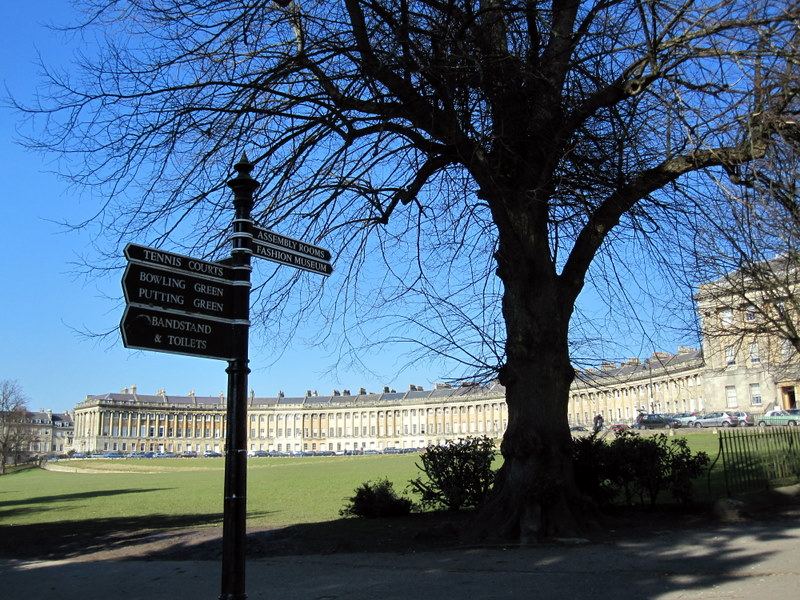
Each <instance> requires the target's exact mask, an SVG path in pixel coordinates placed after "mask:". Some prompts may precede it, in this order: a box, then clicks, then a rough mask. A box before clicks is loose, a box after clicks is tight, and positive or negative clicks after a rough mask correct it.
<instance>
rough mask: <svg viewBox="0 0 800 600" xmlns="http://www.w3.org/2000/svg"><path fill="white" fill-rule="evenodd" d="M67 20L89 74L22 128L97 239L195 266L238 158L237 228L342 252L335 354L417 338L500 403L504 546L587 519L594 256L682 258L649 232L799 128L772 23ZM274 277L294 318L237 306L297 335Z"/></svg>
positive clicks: (206, 9)
mask: <svg viewBox="0 0 800 600" xmlns="http://www.w3.org/2000/svg"><path fill="white" fill-rule="evenodd" d="M85 4H86V6H87V7H88V9H89V13H88V18H87V20H86V23H87V25H86V27H87V28H88V27H102V28H104V31H103V33H104V34H105V37H104V40H105V42H106V51H105V53H104V54H103V55H102V56H99V57H96V56H91V55H90V56H88V57H86V58H85V59H84V60H83V61H82V63H81V65H80V67H81V68H80V69H79V70H78V71H77V75H72V76H65V75H60V74H58V73H50V74H49V77H50V79H51V87H50V89H51V95H50V96H49V97H44V98H42V99H41V102H40V104H39V105H38V106H35V107H28V110H29V111H30V112H31V114H33V115H34V116H39V117H44V118H43V119H40V120H39V121H38V122H39V123H42V124H43V125H44V126H45V129H44V130H43V131H40V132H39V135H38V136H37V137H36V139H35V140H34V141H33V145H35V146H37V147H39V148H42V149H45V150H55V151H58V152H61V153H63V155H64V156H65V157H66V158H69V159H71V160H72V161H73V162H71V163H70V165H71V166H72V167H73V168H74V170H73V171H72V172H71V175H72V176H73V179H74V180H75V181H76V182H78V183H81V184H89V185H91V184H95V185H99V186H101V187H102V189H104V190H106V193H107V197H108V200H107V202H106V204H105V205H104V206H103V210H102V211H101V212H100V213H99V216H98V217H97V219H96V220H95V221H94V222H93V223H91V224H95V225H97V226H99V227H100V228H102V230H103V231H104V232H105V233H106V234H107V235H108V236H110V237H111V239H113V240H115V241H117V242H123V241H127V240H129V239H130V238H131V237H133V236H137V237H140V238H142V239H147V240H148V241H149V242H150V243H154V244H155V243H170V244H172V245H173V246H179V247H180V246H183V247H184V248H186V249H189V250H192V251H201V250H202V251H204V252H206V253H207V254H213V253H214V252H215V251H218V249H219V248H221V247H223V244H224V241H225V236H226V232H225V225H226V223H227V220H228V216H227V215H226V214H225V209H224V200H223V198H224V195H223V194H222V193H221V192H220V190H221V188H222V186H223V182H224V181H225V179H226V178H227V165H228V164H230V162H232V158H231V157H237V156H238V155H239V153H240V152H241V151H242V149H247V150H248V154H249V155H250V156H251V158H254V159H255V162H256V163H257V166H258V171H257V173H258V175H257V177H258V179H260V181H261V182H262V188H261V190H260V193H259V200H258V204H257V207H256V215H257V218H258V219H259V220H260V221H261V222H262V223H263V224H265V225H267V226H270V227H276V228H279V229H281V230H282V231H284V232H286V233H289V234H294V235H298V236H304V237H305V238H306V239H312V240H315V241H318V242H321V243H323V242H324V243H326V244H327V245H328V246H329V247H331V248H332V249H334V250H335V251H336V252H335V253H336V255H337V256H338V260H337V263H336V265H337V273H338V274H339V275H338V278H336V279H332V280H330V281H329V283H328V285H327V287H328V288H329V290H328V291H330V292H332V294H331V295H330V296H325V295H323V297H329V298H330V301H329V304H325V305H324V307H325V310H326V314H330V315H335V316H336V318H334V317H333V316H332V317H331V319H330V323H331V324H330V325H329V329H328V330H327V331H328V332H329V334H331V333H333V334H336V333H337V332H341V331H350V332H351V333H352V332H353V330H357V329H358V327H359V326H361V325H362V324H363V321H362V320H361V318H360V315H362V314H368V315H370V316H371V318H374V319H384V318H391V317H392V316H393V315H399V316H401V317H405V316H407V315H411V316H412V317H414V318H413V319H412V323H414V322H415V323H417V324H418V325H419V326H420V330H419V337H420V338H421V341H422V342H423V343H426V342H427V343H428V345H429V348H430V349H431V350H433V351H436V352H439V351H442V350H443V349H447V350H449V351H450V352H451V353H452V354H453V356H454V357H456V358H458V359H460V360H462V361H463V362H464V364H465V365H467V366H468V367H470V368H474V369H477V370H481V369H482V370H483V372H484V373H490V372H491V373H495V374H496V375H497V377H498V378H499V380H500V382H501V383H502V384H503V385H504V386H505V387H506V399H507V402H508V406H509V423H508V428H507V430H506V432H505V436H504V439H503V443H502V451H503V455H504V458H505V460H504V464H503V467H502V469H501V471H500V473H499V474H498V477H497V480H496V484H495V488H494V492H493V496H492V500H491V502H490V504H489V506H488V507H487V510H486V511H485V513H484V515H485V517H486V521H485V523H486V529H487V531H489V530H491V531H495V532H498V533H500V534H502V535H508V536H512V537H518V538H522V539H523V540H527V539H530V538H532V537H535V536H540V535H554V534H570V533H573V532H575V531H576V530H578V529H580V527H581V525H582V523H583V522H584V521H585V519H586V511H585V510H584V508H585V504H584V500H583V499H582V498H581V497H580V495H579V493H578V492H577V489H576V486H575V484H574V478H573V472H572V463H571V440H570V435H569V431H568V427H567V402H568V394H569V387H570V383H571V382H572V380H573V377H574V369H573V366H572V364H571V361H570V353H569V340H570V326H571V324H574V321H573V315H574V309H575V304H576V300H577V298H578V296H579V294H580V293H581V290H582V289H583V287H584V285H585V282H586V280H587V278H588V277H592V276H593V273H594V271H593V270H592V265H593V264H596V262H595V258H596V257H597V256H601V255H602V256H605V257H606V258H605V261H606V264H608V263H609V262H610V261H613V258H614V256H615V255H617V254H618V255H626V254H629V252H628V250H627V249H629V248H632V247H635V246H637V245H638V246H639V247H642V248H648V247H649V248H654V246H653V245H652V244H653V241H654V240H658V241H659V243H660V244H662V243H663V244H674V242H675V241H676V240H673V239H670V236H667V235H664V232H665V231H671V230H672V228H673V226H674V223H675V222H676V219H678V217H679V216H685V215H691V214H693V213H695V212H696V211H698V202H697V200H695V199H692V200H687V198H690V199H691V198H700V197H702V198H703V205H702V206H700V208H699V210H701V211H702V210H705V209H706V208H707V207H713V206H716V205H717V204H719V203H723V202H726V200H727V199H726V198H725V197H724V195H723V194H720V193H717V192H716V191H715V190H714V189H712V187H711V186H710V185H709V182H710V180H711V178H712V177H717V178H724V177H727V178H728V180H729V182H730V185H740V184H738V183H736V182H735V181H734V180H733V179H731V178H730V176H729V174H730V173H734V172H735V171H736V169H738V168H740V167H741V165H744V164H747V163H749V162H751V161H753V160H755V159H758V158H760V157H762V156H764V155H765V153H766V152H767V150H768V149H769V148H770V146H771V145H772V144H775V143H780V142H781V137H782V136H784V135H785V132H786V131H787V130H791V131H794V130H795V129H796V125H795V124H793V123H791V122H789V120H788V119H784V118H782V115H783V113H784V112H786V111H787V110H788V108H789V107H791V106H795V105H796V97H795V95H794V94H795V92H794V90H795V89H796V78H795V77H794V75H795V71H796V57H797V55H798V48H797V28H798V7H797V5H796V4H795V3H794V2H791V1H789V0H766V1H762V2H758V3H755V4H754V3H752V2H745V1H744V0H716V1H714V2H706V1H702V0H697V1H694V0H680V1H676V0H587V1H581V0H570V1H563V0H551V2H541V1H535V0H341V1H338V2H332V1H324V2H323V1H319V0H296V1H294V2H286V1H281V2H274V3H272V2H265V1H246V0H238V1H233V0H231V1H217V0H214V1H213V2H212V1H210V0H207V1H206V0H194V1H191V0H190V1H184V0H181V1H177V0H133V1H126V2H118V1H114V0H91V1H87V2H86V3H85ZM82 31H84V32H85V31H87V29H86V28H84V29H83V30H82ZM787 72H790V73H791V74H792V76H791V77H789V78H786V79H784V80H783V81H784V83H783V84H779V85H776V86H775V87H773V88H770V89H768V90H767V89H764V88H758V86H757V83H758V82H759V81H763V80H764V79H765V78H767V75H768V74H769V73H787ZM757 89H758V92H756V90H757ZM76 157H79V158H81V160H75V158H76ZM123 192H127V193H123ZM133 193H136V196H133V195H132V194H133ZM134 197H135V200H133V199H132V198H134ZM665 248H674V246H665V247H664V248H659V249H658V252H660V253H662V254H664V255H669V254H671V253H672V252H674V251H679V248H676V249H675V250H666V249H665ZM115 251H116V250H115ZM634 267H635V265H628V266H627V268H630V269H631V270H633V268H634ZM282 277H285V278H288V279H291V280H292V281H286V282H280V283H281V284H283V283H292V282H294V283H296V284H298V283H299V284H300V285H299V286H295V288H294V289H293V291H292V294H294V295H293V297H292V298H293V299H292V303H291V304H292V305H294V306H295V307H298V306H299V307H300V308H301V309H305V308H309V307H316V306H318V305H316V304H315V303H314V302H313V301H314V300H315V299H316V298H318V297H319V296H318V292H319V290H318V289H316V288H314V287H313V286H312V285H311V284H308V283H307V280H306V279H303V278H302V277H300V276H287V275H282V274H277V273H275V274H273V275H271V276H270V278H269V279H268V283H267V284H265V286H264V287H262V288H261V289H260V290H259V291H258V293H257V294H256V296H255V300H256V303H257V308H259V309H260V314H261V318H262V321H261V324H262V325H264V326H265V327H268V328H270V330H271V331H280V328H281V327H287V325H286V323H297V320H296V319H295V320H294V321H287V320H286V318H285V317H286V311H285V310H284V311H280V310H271V309H273V308H276V307H284V308H285V307H286V304H287V303H286V301H285V300H286V293H287V292H286V291H285V290H286V289H288V288H287V286H284V285H278V283H279V280H280V278H282ZM298 298H299V300H298ZM388 307H391V308H388ZM295 314H296V315H298V314H303V312H302V310H300V311H297V312H295ZM305 314H308V313H305ZM337 319H338V320H337ZM289 327H290V329H291V326H289ZM403 331H404V333H403V334H402V335H401V337H405V338H406V339H408V338H414V337H417V336H416V335H414V333H413V332H414V328H413V325H412V326H409V327H407V328H406V329H404V330H403ZM368 333H369V332H368Z"/></svg>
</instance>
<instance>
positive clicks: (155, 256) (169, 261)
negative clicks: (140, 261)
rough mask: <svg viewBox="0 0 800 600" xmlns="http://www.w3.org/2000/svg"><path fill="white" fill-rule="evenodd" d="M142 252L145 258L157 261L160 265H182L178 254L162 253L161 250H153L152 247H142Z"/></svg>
mask: <svg viewBox="0 0 800 600" xmlns="http://www.w3.org/2000/svg"><path fill="white" fill-rule="evenodd" d="M142 252H143V253H144V258H145V260H148V261H150V262H154V263H158V264H160V265H169V266H170V267H178V268H181V267H182V266H183V265H182V264H181V263H182V261H181V258H182V257H180V256H176V255H174V254H164V253H163V252H159V251H158V250H153V249H152V248H142Z"/></svg>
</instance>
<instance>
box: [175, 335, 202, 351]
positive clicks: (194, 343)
mask: <svg viewBox="0 0 800 600" xmlns="http://www.w3.org/2000/svg"><path fill="white" fill-rule="evenodd" d="M167 343H168V344H169V345H170V346H176V347H178V348H187V349H193V350H205V349H206V348H207V347H208V342H207V341H206V340H198V339H195V338H190V337H182V336H176V335H168V336H167Z"/></svg>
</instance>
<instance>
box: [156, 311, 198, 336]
mask: <svg viewBox="0 0 800 600" xmlns="http://www.w3.org/2000/svg"><path fill="white" fill-rule="evenodd" d="M145 318H146V319H148V320H149V321H150V325H151V326H153V327H163V328H164V329H172V330H173V331H184V332H187V333H202V334H205V335H211V330H212V327H211V325H208V324H207V323H194V322H192V321H186V320H185V319H180V318H177V317H162V316H156V315H152V316H147V315H145Z"/></svg>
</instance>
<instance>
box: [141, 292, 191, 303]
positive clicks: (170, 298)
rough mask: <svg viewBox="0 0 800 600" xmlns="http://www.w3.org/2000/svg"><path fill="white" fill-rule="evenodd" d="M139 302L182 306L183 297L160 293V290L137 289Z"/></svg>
mask: <svg viewBox="0 0 800 600" xmlns="http://www.w3.org/2000/svg"><path fill="white" fill-rule="evenodd" d="M139 300H145V301H150V302H157V303H159V304H160V303H164V302H166V303H168V304H178V305H181V306H183V302H184V300H183V295H181V294H171V293H169V292H162V291H161V290H150V289H147V288H139Z"/></svg>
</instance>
